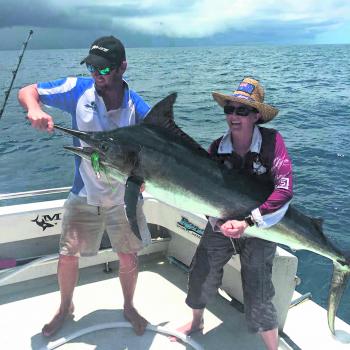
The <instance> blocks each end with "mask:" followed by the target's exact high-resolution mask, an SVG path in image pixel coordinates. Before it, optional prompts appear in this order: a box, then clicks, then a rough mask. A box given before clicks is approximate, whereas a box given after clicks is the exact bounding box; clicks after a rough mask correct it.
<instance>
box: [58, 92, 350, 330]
mask: <svg viewBox="0 0 350 350" xmlns="http://www.w3.org/2000/svg"><path fill="white" fill-rule="evenodd" d="M175 100H176V94H171V95H169V96H168V97H166V98H165V99H163V100H162V101H160V102H158V103H157V104H156V105H155V106H154V107H153V108H152V109H151V110H150V111H149V113H148V114H147V116H146V118H145V119H144V121H143V123H142V124H140V125H135V126H130V127H126V128H119V129H116V130H113V131H108V132H82V131H76V130H72V129H67V128H63V127H59V126H55V128H57V129H59V130H61V131H64V132H66V133H68V134H71V135H73V136H75V137H78V138H79V139H80V140H81V141H83V142H84V143H85V144H87V145H88V147H65V148H66V149H68V150H70V151H71V152H73V153H75V154H76V155H78V156H80V157H82V158H85V159H87V160H89V161H92V163H93V167H94V169H95V171H96V172H98V171H103V172H105V173H106V175H107V176H111V177H113V178H115V179H116V180H118V181H120V182H122V183H125V184H126V191H125V198H124V199H125V205H126V214H127V217H128V219H129V222H130V225H131V228H132V230H133V232H134V233H135V234H136V235H138V234H139V232H138V225H137V221H136V203H137V198H138V195H139V190H140V186H141V185H142V183H143V182H144V183H145V185H146V190H147V192H148V193H150V194H151V195H152V196H154V197H155V198H157V199H158V200H160V201H162V202H165V203H167V204H169V205H171V206H174V207H178V208H181V209H183V210H186V211H190V212H194V213H200V214H203V215H207V216H213V217H217V218H223V219H243V218H244V217H245V216H247V215H248V214H250V212H251V210H252V209H254V208H256V207H257V206H258V205H259V204H261V203H262V202H264V201H265V199H266V198H267V197H268V195H269V194H270V193H271V188H270V187H269V186H268V185H267V184H264V183H258V182H256V179H251V178H250V177H247V176H246V175H242V174H241V173H240V172H239V171H235V170H232V169H228V168H226V167H225V166H224V165H223V164H221V163H219V162H218V161H217V160H215V159H213V158H211V157H210V156H209V155H208V153H207V151H206V150H204V149H203V148H202V147H201V146H200V145H199V144H198V143H197V142H196V141H195V140H194V139H193V138H191V137H190V136H189V135H187V134H186V133H185V132H183V131H182V130H181V129H180V128H179V127H178V126H177V125H176V123H175V122H174V116H173V104H174V103H175ZM232 172H234V176H232V175H233V173H232ZM245 234H247V235H249V236H253V237H257V238H261V239H265V240H269V241H273V242H276V243H279V244H283V245H287V246H289V247H290V248H291V249H294V250H299V249H300V250H301V249H303V250H309V251H311V252H314V253H316V254H319V255H322V256H324V257H326V258H328V259H331V260H332V261H333V277H332V283H331V287H330V291H329V298H328V325H329V328H330V330H331V332H332V333H333V334H334V333H335V329H334V320H335V315H336V312H337V309H338V306H339V303H340V300H341V297H342V295H343V292H344V290H345V287H346V285H347V282H348V279H349V276H350V253H349V251H348V252H346V253H344V252H341V251H340V250H339V249H338V248H337V247H336V246H335V245H333V244H332V242H331V241H330V240H329V239H328V238H327V236H326V235H325V234H324V233H323V231H322V220H320V219H316V218H311V217H309V216H307V215H305V214H303V213H302V212H301V211H299V210H297V209H296V208H295V207H293V206H292V205H290V206H289V209H288V211H287V212H286V214H285V216H284V218H283V219H282V220H281V221H280V222H279V223H278V224H276V225H274V226H272V227H270V228H268V229H261V228H257V227H249V228H247V229H246V231H245Z"/></svg>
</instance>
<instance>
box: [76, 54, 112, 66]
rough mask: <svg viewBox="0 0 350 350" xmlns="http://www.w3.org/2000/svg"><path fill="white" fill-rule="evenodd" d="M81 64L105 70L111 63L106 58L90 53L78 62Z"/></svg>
mask: <svg viewBox="0 0 350 350" xmlns="http://www.w3.org/2000/svg"><path fill="white" fill-rule="evenodd" d="M83 63H87V64H91V65H93V66H95V67H98V68H105V67H108V66H110V65H111V62H110V61H108V60H107V59H106V58H104V57H101V56H98V55H94V54H91V53H90V54H89V55H88V56H86V57H85V58H84V59H83V60H82V61H81V62H80V64H83Z"/></svg>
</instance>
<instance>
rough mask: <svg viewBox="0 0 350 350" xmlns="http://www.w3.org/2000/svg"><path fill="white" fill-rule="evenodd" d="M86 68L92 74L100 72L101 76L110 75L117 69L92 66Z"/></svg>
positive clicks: (87, 65) (88, 65)
mask: <svg viewBox="0 0 350 350" xmlns="http://www.w3.org/2000/svg"><path fill="white" fill-rule="evenodd" d="M86 68H87V70H88V71H89V72H90V73H95V72H96V71H97V72H98V74H100V75H108V74H110V73H111V71H112V70H113V69H114V68H115V67H105V68H103V69H99V68H97V67H95V66H93V65H92V64H88V63H87V64H86Z"/></svg>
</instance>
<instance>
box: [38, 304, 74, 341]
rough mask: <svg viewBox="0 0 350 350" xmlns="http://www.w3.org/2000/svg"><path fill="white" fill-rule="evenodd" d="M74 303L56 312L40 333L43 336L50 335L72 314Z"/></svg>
mask: <svg viewBox="0 0 350 350" xmlns="http://www.w3.org/2000/svg"><path fill="white" fill-rule="evenodd" d="M73 312H74V305H73V304H72V305H71V306H70V308H69V309H68V310H63V311H61V310H60V309H59V310H58V311H57V312H56V314H55V316H54V317H53V319H52V320H51V321H50V322H49V323H47V324H46V325H44V327H43V329H42V330H41V333H42V335H43V336H45V337H51V336H52V335H54V334H55V333H56V332H57V331H58V330H59V329H60V328H61V327H62V325H63V323H64V321H65V320H66V319H67V318H69V317H72V316H73Z"/></svg>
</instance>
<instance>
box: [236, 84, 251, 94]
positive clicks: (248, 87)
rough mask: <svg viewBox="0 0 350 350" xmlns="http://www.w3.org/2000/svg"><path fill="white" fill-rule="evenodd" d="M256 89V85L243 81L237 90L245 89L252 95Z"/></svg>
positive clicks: (244, 90)
mask: <svg viewBox="0 0 350 350" xmlns="http://www.w3.org/2000/svg"><path fill="white" fill-rule="evenodd" d="M254 89H255V85H253V84H249V83H245V82H241V83H240V84H239V86H238V89H237V91H243V92H246V93H247V94H249V95H251V94H252V92H253V91H254Z"/></svg>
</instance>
